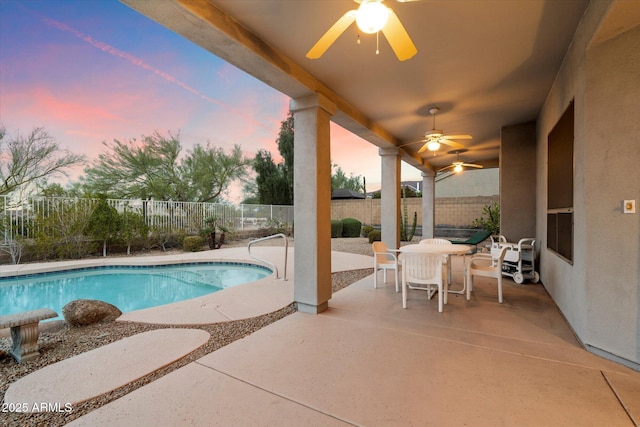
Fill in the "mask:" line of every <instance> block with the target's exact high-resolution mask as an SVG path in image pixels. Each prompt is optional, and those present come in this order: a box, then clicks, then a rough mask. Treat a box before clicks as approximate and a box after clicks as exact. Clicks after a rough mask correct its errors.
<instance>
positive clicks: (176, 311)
mask: <svg viewBox="0 0 640 427" xmlns="http://www.w3.org/2000/svg"><path fill="white" fill-rule="evenodd" d="M252 253H253V254H254V255H256V256H257V257H259V258H261V259H262V260H264V262H263V261H258V260H256V259H254V258H252V257H251V256H250V255H249V253H248V251H247V248H246V247H235V248H224V249H216V250H209V251H202V252H182V253H173V254H166V255H164V254H163V255H149V256H124V257H107V258H102V259H90V260H75V261H60V262H46V263H33V264H18V265H0V277H6V276H19V275H25V274H34V273H44V272H55V271H61V270H70V269H77V268H86V267H100V266H122V265H130V264H131V263H132V261H135V263H136V265H157V264H165V265H172V264H182V263H188V262H241V263H249V264H254V265H257V266H262V267H266V268H269V269H271V265H269V263H270V264H273V265H275V266H276V267H277V268H278V269H279V270H280V268H281V266H282V265H283V260H284V250H283V247H277V246H254V247H252ZM287 258H288V260H289V263H288V265H287V268H286V277H287V278H288V279H287V280H286V281H285V280H283V279H282V278H277V277H276V274H275V272H274V273H272V274H271V275H269V276H267V277H265V278H262V279H260V280H258V281H255V282H249V283H245V284H242V285H238V286H234V287H231V288H227V289H223V290H221V291H218V292H214V293H212V294H208V295H203V296H200V297H196V298H191V299H188V300H184V301H179V302H175V303H171V304H165V305H161V306H156V307H150V308H145V309H141V310H136V311H131V312H127V313H124V314H123V315H122V316H120V317H119V318H118V319H117V320H118V321H128V322H140V323H149V324H161V325H203V324H211V323H217V322H226V321H231V320H241V319H246V318H251V317H256V316H260V315H263V314H268V313H271V312H274V311H277V310H279V309H281V308H283V307H286V306H287V305H289V304H291V303H292V302H293V301H294V296H293V283H294V281H293V277H294V274H293V273H294V268H293V259H294V248H293V247H289V249H288V252H287ZM331 258H332V260H331V262H332V272H336V271H346V270H356V269H362V268H371V267H372V257H370V256H365V255H356V254H350V253H345V252H332V253H331ZM280 272H281V274H280V276H283V275H284V269H282V270H280Z"/></svg>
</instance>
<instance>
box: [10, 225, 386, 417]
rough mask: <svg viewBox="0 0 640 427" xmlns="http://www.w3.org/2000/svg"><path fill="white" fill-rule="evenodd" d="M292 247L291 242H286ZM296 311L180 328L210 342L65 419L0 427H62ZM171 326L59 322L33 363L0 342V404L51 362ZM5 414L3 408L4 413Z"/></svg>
mask: <svg viewBox="0 0 640 427" xmlns="http://www.w3.org/2000/svg"><path fill="white" fill-rule="evenodd" d="M246 244H247V241H239V242H231V243H229V244H227V245H225V246H226V247H232V246H246ZM261 244H264V245H269V244H273V245H277V244H280V245H281V244H282V242H279V241H277V240H273V241H266V242H263V243H261ZM289 245H293V240H291V241H290V242H289ZM331 248H332V250H334V251H341V252H349V253H355V254H361V255H369V256H372V255H373V253H372V251H371V244H370V243H369V242H368V240H367V239H366V238H350V239H346V238H339V239H331ZM372 273H373V269H372V268H370V269H362V270H353V271H345V272H339V273H333V274H332V288H333V292H337V291H339V290H340V289H342V288H344V287H346V286H348V285H350V284H351V283H353V282H356V281H358V280H360V279H361V278H363V277H366V276H368V275H371V274H372ZM295 311H296V307H295V303H292V304H290V305H289V306H287V307H284V308H282V309H280V310H278V311H275V312H273V313H269V314H265V315H263V316H258V317H254V318H250V319H243V320H236V321H231V322H223V323H213V324H209V325H192V326H184V325H181V326H180V327H181V328H192V329H202V330H205V331H207V332H209V333H210V334H211V338H210V339H209V341H207V343H206V344H205V345H203V346H202V347H200V348H198V349H197V350H195V351H194V352H192V353H190V354H188V355H187V356H185V357H183V358H181V359H179V360H177V361H176V362H174V363H172V364H170V365H169V366H166V367H164V368H162V369H160V370H158V371H155V372H153V373H151V374H149V375H147V376H145V377H143V378H141V379H139V380H136V381H134V382H132V383H130V384H127V385H125V386H123V387H120V388H118V389H116V390H113V391H111V392H108V393H105V394H103V395H101V396H98V397H96V398H93V399H90V400H88V401H85V402H83V403H81V404H79V405H77V406H75V407H74V408H73V410H72V411H71V412H70V413H65V412H59V413H58V412H44V413H36V414H22V413H10V412H5V411H4V410H3V411H1V412H0V425H3V426H12V427H13V426H16V427H18V426H20V427H22V426H43V425H47V426H57V425H64V424H66V423H68V422H70V421H72V420H74V419H76V418H78V417H80V416H82V415H84V414H86V413H88V412H90V411H92V410H94V409H96V408H99V407H100V406H102V405H105V404H107V403H109V402H111V401H113V400H115V399H118V398H120V397H122V396H124V395H126V394H128V393H130V392H131V391H133V390H135V389H137V388H139V387H141V386H143V385H145V384H148V383H150V382H152V381H154V380H156V379H158V378H160V377H162V376H163V375H165V374H167V373H169V372H171V371H173V370H175V369H177V368H179V367H181V366H184V365H186V364H188V363H191V362H192V361H194V360H196V359H198V358H200V357H202V356H204V355H206V354H209V353H211V352H213V351H216V350H217V349H219V348H221V347H224V346H225V345H227V344H230V343H232V342H234V341H235V340H238V339H241V338H243V337H245V336H247V335H249V334H251V333H253V332H255V331H257V330H259V329H261V328H263V327H264V326H266V325H268V324H270V323H272V322H275V321H276V320H279V319H282V318H283V317H286V316H288V315H289V314H291V313H294V312H295ZM172 327H176V326H173V325H149V324H144V323H134V322H110V323H100V324H95V325H90V326H85V327H77V328H69V327H67V326H66V325H65V324H64V322H62V321H61V322H50V324H49V325H47V327H45V328H43V329H42V331H41V333H40V338H39V340H38V343H39V347H40V356H39V357H37V358H36V359H35V360H31V361H27V362H23V363H21V364H17V363H15V361H14V360H13V358H12V357H11V356H10V355H9V352H8V351H9V349H10V347H11V339H10V338H7V337H5V338H0V396H1V397H2V399H1V400H2V401H4V394H5V392H6V391H7V388H8V387H9V385H10V384H11V383H13V382H15V381H16V380H18V379H19V378H21V377H23V376H25V375H28V374H29V373H31V372H34V371H36V370H38V369H40V368H43V367H45V366H47V365H50V364H52V363H55V362H59V361H61V360H64V359H67V358H69V357H72V356H75V355H78V354H80V353H83V352H86V351H89V350H92V349H95V348H98V347H101V346H103V345H106V344H109V343H112V342H114V341H117V340H119V339H122V338H125V337H128V336H131V335H135V334H138V333H141V332H145V331H150V330H154V329H160V328H172ZM3 409H4V408H3Z"/></svg>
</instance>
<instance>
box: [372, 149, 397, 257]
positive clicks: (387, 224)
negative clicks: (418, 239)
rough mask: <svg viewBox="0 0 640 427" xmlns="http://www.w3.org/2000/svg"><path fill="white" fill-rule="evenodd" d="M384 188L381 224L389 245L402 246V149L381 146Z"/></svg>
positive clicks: (381, 204)
mask: <svg viewBox="0 0 640 427" xmlns="http://www.w3.org/2000/svg"><path fill="white" fill-rule="evenodd" d="M378 154H380V158H381V159H382V188H381V189H380V225H381V227H382V241H383V242H384V243H385V244H386V245H387V247H389V248H392V249H396V248H398V247H400V196H401V194H400V150H398V149H397V148H380V149H379V150H378Z"/></svg>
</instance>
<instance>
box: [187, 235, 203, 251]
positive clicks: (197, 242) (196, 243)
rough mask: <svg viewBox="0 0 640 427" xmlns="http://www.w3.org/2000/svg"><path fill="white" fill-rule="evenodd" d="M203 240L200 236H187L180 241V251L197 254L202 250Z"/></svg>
mask: <svg viewBox="0 0 640 427" xmlns="http://www.w3.org/2000/svg"><path fill="white" fill-rule="evenodd" d="M203 245H204V239H203V238H202V236H187V237H185V238H184V240H183V241H182V250H183V251H185V252H198V251H201V250H202V246H203Z"/></svg>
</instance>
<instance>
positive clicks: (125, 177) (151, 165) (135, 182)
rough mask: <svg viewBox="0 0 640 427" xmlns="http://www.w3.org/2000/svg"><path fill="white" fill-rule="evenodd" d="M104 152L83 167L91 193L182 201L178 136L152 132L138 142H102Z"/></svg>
mask: <svg viewBox="0 0 640 427" xmlns="http://www.w3.org/2000/svg"><path fill="white" fill-rule="evenodd" d="M103 145H104V146H105V147H106V148H107V151H106V152H104V153H102V154H100V155H99V156H98V160H96V161H95V162H94V163H93V165H92V166H91V167H89V168H87V169H86V170H85V173H86V176H85V177H84V184H85V187H86V188H88V189H89V190H90V191H92V192H94V193H101V194H109V195H110V196H112V197H118V198H140V199H146V198H149V197H154V198H156V199H160V200H167V199H173V200H183V199H182V194H181V190H182V189H183V188H184V186H182V185H181V182H180V180H179V179H178V176H177V169H178V156H179V154H180V151H181V149H182V146H181V145H180V141H179V139H178V136H173V135H172V134H171V133H169V135H168V136H167V137H165V136H163V135H161V134H159V133H158V132H155V133H154V134H153V135H152V136H143V137H142V139H141V140H140V141H138V140H137V139H135V138H134V139H131V140H129V141H119V140H114V141H113V143H112V144H108V143H106V142H103Z"/></svg>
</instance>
